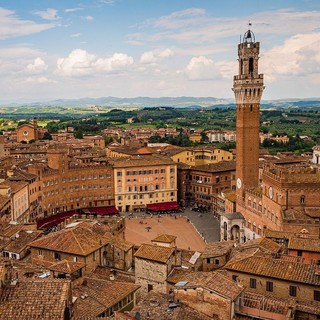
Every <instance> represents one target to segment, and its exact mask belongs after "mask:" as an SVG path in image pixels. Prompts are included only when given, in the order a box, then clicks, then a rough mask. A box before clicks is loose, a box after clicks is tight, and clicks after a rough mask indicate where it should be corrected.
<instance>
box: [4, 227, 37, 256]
mask: <svg viewBox="0 0 320 320" xmlns="http://www.w3.org/2000/svg"><path fill="white" fill-rule="evenodd" d="M41 234H42V232H41V231H31V230H30V231H28V230H21V231H20V232H18V233H16V236H15V238H14V239H11V240H10V241H9V242H8V243H7V245H6V246H5V247H4V248H3V250H5V251H9V252H14V253H20V252H21V251H23V250H24V249H26V247H28V246H29V244H30V243H31V242H32V241H33V240H35V239H37V238H38V237H39V236H40V235H41ZM17 235H18V236H17Z"/></svg>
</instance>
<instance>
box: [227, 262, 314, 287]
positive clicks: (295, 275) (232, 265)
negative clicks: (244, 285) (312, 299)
mask: <svg viewBox="0 0 320 320" xmlns="http://www.w3.org/2000/svg"><path fill="white" fill-rule="evenodd" d="M224 268H225V269H227V270H232V271H239V272H244V273H248V274H255V275H260V276H264V277H269V278H275V279H281V280H288V281H292V282H300V283H305V284H311V285H320V279H319V276H316V274H315V271H316V266H315V265H314V264H310V265H308V264H304V263H300V262H292V261H286V260H283V259H276V258H270V257H259V256H252V257H247V258H245V259H242V260H238V261H234V262H228V263H227V264H226V265H225V266H224Z"/></svg>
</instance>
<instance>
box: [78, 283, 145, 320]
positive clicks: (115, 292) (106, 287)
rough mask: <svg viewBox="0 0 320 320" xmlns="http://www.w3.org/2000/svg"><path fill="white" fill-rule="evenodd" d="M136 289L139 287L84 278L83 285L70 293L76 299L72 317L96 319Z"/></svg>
mask: <svg viewBox="0 0 320 320" xmlns="http://www.w3.org/2000/svg"><path fill="white" fill-rule="evenodd" d="M138 289H139V286H138V285H135V284H132V283H125V282H117V281H110V280H102V279H96V278H88V277H86V278H84V281H83V284H82V285H81V286H79V287H77V288H74V290H73V292H72V294H73V296H74V297H77V300H76V301H75V303H74V308H73V311H74V317H75V318H76V319H79V318H82V319H88V318H90V317H97V316H99V315H100V314H101V313H103V312H104V311H106V310H107V309H108V308H111V307H112V306H113V305H115V304H116V303H117V302H119V301H121V300H122V299H124V298H125V297H126V296H128V295H130V294H131V293H133V292H135V291H136V290H138ZM81 296H82V298H81Z"/></svg>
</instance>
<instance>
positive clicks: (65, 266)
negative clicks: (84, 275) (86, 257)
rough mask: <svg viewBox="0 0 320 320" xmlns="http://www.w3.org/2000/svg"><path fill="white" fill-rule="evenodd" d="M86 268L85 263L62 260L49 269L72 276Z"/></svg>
mask: <svg viewBox="0 0 320 320" xmlns="http://www.w3.org/2000/svg"><path fill="white" fill-rule="evenodd" d="M85 266H86V264H85V263H81V262H74V261H68V260H62V261H59V262H58V263H55V264H52V265H51V266H50V267H48V269H49V270H52V271H57V272H61V273H68V274H71V273H73V272H75V271H78V270H79V269H82V268H84V267H85Z"/></svg>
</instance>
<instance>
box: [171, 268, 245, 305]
mask: <svg viewBox="0 0 320 320" xmlns="http://www.w3.org/2000/svg"><path fill="white" fill-rule="evenodd" d="M180 281H186V282H187V283H186V284H185V285H184V286H181V287H180V286H179V287H176V288H177V289H178V288H181V289H185V288H195V287H203V288H206V289H207V290H210V291H214V292H216V293H218V294H219V295H221V296H223V297H225V298H228V299H232V300H234V299H236V298H237V297H238V296H239V295H240V293H241V292H242V291H243V290H244V288H243V287H241V286H239V285H238V284H237V283H235V282H234V281H231V280H230V279H229V278H227V277H225V276H224V275H223V274H222V273H220V272H188V271H184V270H183V269H178V268H175V269H174V270H173V271H172V272H171V274H170V275H169V276H168V278H167V282H169V283H173V284H176V283H178V282H180Z"/></svg>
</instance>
